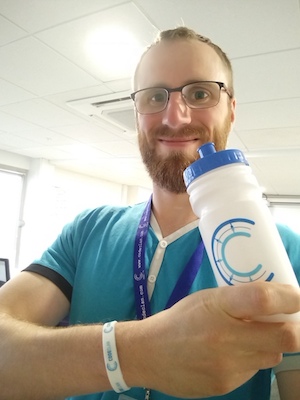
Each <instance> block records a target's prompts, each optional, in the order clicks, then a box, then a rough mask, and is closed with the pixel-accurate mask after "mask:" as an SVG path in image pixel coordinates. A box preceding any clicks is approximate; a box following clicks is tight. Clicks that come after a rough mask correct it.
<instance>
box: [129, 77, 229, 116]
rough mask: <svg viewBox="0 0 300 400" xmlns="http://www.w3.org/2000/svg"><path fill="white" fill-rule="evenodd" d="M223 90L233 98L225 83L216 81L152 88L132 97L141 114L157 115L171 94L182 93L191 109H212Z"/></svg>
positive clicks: (142, 90) (137, 92)
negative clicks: (169, 87) (170, 87)
mask: <svg viewBox="0 0 300 400" xmlns="http://www.w3.org/2000/svg"><path fill="white" fill-rule="evenodd" d="M221 90H223V91H224V92H225V93H227V94H228V96H229V97H230V98H232V95H231V93H230V92H229V90H228V89H227V87H226V85H225V83H223V82H215V81H199V82H193V83H188V84H187V85H183V86H179V87H176V88H172V89H168V88H163V87H150V88H146V89H141V90H137V91H136V92H134V93H131V95H130V97H131V98H132V100H133V101H134V103H135V108H136V110H137V112H138V113H140V114H155V113H159V112H161V111H163V110H164V109H165V108H166V107H167V104H168V101H169V98H170V93H172V92H181V95H182V98H183V100H184V101H185V103H186V105H187V106H188V107H190V108H210V107H214V106H216V105H217V104H218V103H219V101H220V96H221Z"/></svg>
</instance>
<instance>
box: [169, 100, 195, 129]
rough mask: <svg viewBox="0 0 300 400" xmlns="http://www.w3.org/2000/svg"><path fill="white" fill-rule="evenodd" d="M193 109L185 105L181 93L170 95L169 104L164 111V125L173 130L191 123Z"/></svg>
mask: <svg viewBox="0 0 300 400" xmlns="http://www.w3.org/2000/svg"><path fill="white" fill-rule="evenodd" d="M191 111H192V110H191V109H190V108H189V107H188V106H187V105H186V104H185V101H184V100H183V98H182V95H181V93H178V92H173V93H170V98H169V102H168V104H167V107H166V108H165V110H164V111H163V118H162V123H163V124H164V125H166V126H168V127H169V128H171V129H178V128H179V127H181V126H183V125H188V124H190V123H191Z"/></svg>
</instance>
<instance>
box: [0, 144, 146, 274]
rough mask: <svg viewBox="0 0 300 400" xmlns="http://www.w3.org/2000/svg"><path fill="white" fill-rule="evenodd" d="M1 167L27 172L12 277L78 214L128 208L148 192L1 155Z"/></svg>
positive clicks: (4, 154) (144, 197) (36, 161)
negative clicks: (108, 206) (104, 208)
mask: <svg viewBox="0 0 300 400" xmlns="http://www.w3.org/2000/svg"><path fill="white" fill-rule="evenodd" d="M0 157H1V158H0V165H1V166H4V167H5V166H8V167H9V168H16V169H17V170H20V169H22V170H25V171H26V170H27V177H26V185H25V193H24V208H23V215H21V219H22V220H23V221H24V226H23V227H22V228H21V229H20V232H21V234H20V240H19V252H18V257H17V259H16V266H15V268H14V267H13V266H11V269H12V271H11V274H12V275H14V274H16V273H17V272H18V271H19V270H20V269H23V268H25V267H26V266H27V265H29V264H30V263H31V262H32V261H33V259H35V258H36V257H39V256H40V254H41V253H42V251H43V250H44V249H45V248H46V247H47V246H48V245H50V244H51V243H52V241H53V240H54V239H55V238H56V236H57V235H58V234H59V232H60V231H61V229H62V227H63V226H64V225H65V224H66V223H67V222H69V221H71V220H73V219H74V217H75V216H76V215H77V214H78V213H80V212H81V211H83V210H85V209H87V208H94V207H98V206H100V205H104V204H113V205H129V204H134V203H138V202H140V201H144V200H146V199H148V197H149V195H150V191H149V190H146V189H143V188H140V187H129V186H126V185H122V184H118V183H114V182H108V181H105V180H101V179H97V178H92V177H88V176H85V175H81V174H78V173H72V172H68V171H65V170H61V169H58V168H56V167H54V166H53V165H51V163H50V162H49V161H47V160H44V159H30V158H26V157H22V156H18V155H17V154H12V153H7V152H3V151H0Z"/></svg>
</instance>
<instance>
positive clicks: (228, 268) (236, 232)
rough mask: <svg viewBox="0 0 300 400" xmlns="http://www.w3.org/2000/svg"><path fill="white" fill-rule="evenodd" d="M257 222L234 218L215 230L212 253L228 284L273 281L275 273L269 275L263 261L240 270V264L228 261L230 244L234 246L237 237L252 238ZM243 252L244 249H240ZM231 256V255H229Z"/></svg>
mask: <svg viewBox="0 0 300 400" xmlns="http://www.w3.org/2000/svg"><path fill="white" fill-rule="evenodd" d="M254 225H255V222H254V221H252V220H250V219H246V218H234V219H230V220H228V221H225V222H223V223H222V224H220V225H219V226H218V227H217V229H216V230H215V231H214V234H213V236H212V240H211V248H212V254H213V258H214V262H215V265H216V267H217V269H218V271H219V273H220V275H221V277H222V278H223V280H224V281H225V282H226V283H227V285H235V284H241V283H248V282H253V281H257V280H265V281H271V280H272V279H273V277H274V274H273V273H270V274H269V275H268V273H267V271H266V270H265V268H264V266H263V265H262V264H261V263H258V264H256V263H255V264H254V265H249V266H247V267H246V268H245V267H243V271H240V270H239V265H230V263H229V261H228V253H230V251H229V250H228V248H229V244H230V245H231V246H232V245H233V246H234V245H235V244H236V243H235V242H236V240H235V239H237V238H240V239H241V238H244V239H250V238H251V231H252V233H253V229H254ZM232 241H233V242H232ZM240 250H241V252H242V251H243V249H242V248H241V249H240ZM253 251H255V249H254V250H253ZM229 258H230V257H229Z"/></svg>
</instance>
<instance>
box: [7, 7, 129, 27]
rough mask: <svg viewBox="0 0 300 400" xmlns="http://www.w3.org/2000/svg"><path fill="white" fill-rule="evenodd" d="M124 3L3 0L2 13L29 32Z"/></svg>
mask: <svg viewBox="0 0 300 400" xmlns="http://www.w3.org/2000/svg"><path fill="white" fill-rule="evenodd" d="M120 3H124V1H121V0H101V1H99V0H88V1H86V0H51V1H48V0H26V7H24V0H1V7H0V13H1V14H2V15H5V16H6V17H7V18H8V19H10V20H11V21H13V22H15V23H16V24H17V25H19V26H21V27H22V28H24V29H26V30H27V31H28V32H36V31H39V30H43V29H45V28H47V27H50V26H53V25H57V24H61V23H62V22H65V21H69V20H71V19H73V18H78V17H80V16H82V15H88V14H90V13H93V12H96V11H99V10H102V9H105V8H108V7H112V6H114V5H117V4H120Z"/></svg>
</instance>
